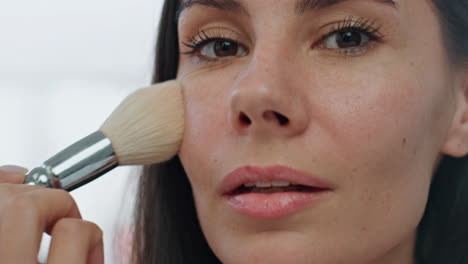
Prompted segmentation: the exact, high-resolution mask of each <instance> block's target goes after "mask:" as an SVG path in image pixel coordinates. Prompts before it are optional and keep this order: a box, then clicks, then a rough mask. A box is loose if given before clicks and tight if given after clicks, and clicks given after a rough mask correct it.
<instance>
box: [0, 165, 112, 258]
mask: <svg viewBox="0 0 468 264" xmlns="http://www.w3.org/2000/svg"><path fill="white" fill-rule="evenodd" d="M26 172H27V170H26V169H24V168H21V167H17V166H2V167H0V259H1V261H2V263H38V262H37V255H38V251H39V246H40V241H41V238H42V234H43V232H47V233H48V234H49V235H51V237H52V240H51V244H50V248H49V255H48V259H47V263H48V264H49V263H51V264H59V263H70V264H103V263H104V247H103V240H102V230H101V229H100V228H99V227H98V226H97V225H96V224H94V223H92V222H89V221H85V220H82V218H81V214H80V212H79V210H78V207H77V205H76V203H75V201H74V200H73V198H72V196H71V195H70V194H69V193H68V192H66V191H63V190H53V189H46V188H43V187H37V186H30V185H24V184H22V183H23V182H24V180H25V173H26Z"/></svg>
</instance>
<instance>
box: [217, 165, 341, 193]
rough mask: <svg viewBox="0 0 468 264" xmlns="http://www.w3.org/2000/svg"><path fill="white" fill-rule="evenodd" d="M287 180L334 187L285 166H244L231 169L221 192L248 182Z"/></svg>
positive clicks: (231, 190)
mask: <svg viewBox="0 0 468 264" xmlns="http://www.w3.org/2000/svg"><path fill="white" fill-rule="evenodd" d="M275 180H277V181H288V182H290V183H291V184H297V185H304V186H309V187H316V188H321V189H330V190H332V189H333V188H334V187H333V186H332V185H331V184H330V183H328V182H327V181H325V180H323V179H319V178H317V177H314V176H312V175H310V174H308V173H305V172H301V171H298V170H295V169H292V168H288V167H285V166H280V165H277V166H272V167H254V166H244V167H240V168H237V169H235V170H233V171H232V172H231V173H229V174H228V175H226V176H225V177H224V179H223V181H222V183H221V192H222V193H223V194H230V193H232V192H233V191H234V190H236V189H237V188H239V187H241V186H242V185H243V184H246V183H248V182H266V181H275Z"/></svg>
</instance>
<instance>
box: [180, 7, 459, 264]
mask: <svg viewBox="0 0 468 264" xmlns="http://www.w3.org/2000/svg"><path fill="white" fill-rule="evenodd" d="M241 2H242V3H243V4H244V5H245V8H246V9H247V11H248V12H249V13H250V17H247V16H242V15H239V14H234V13H230V12H224V11H220V10H218V9H216V8H212V7H206V6H201V5H195V6H192V7H190V8H188V9H186V10H184V11H183V12H182V14H181V17H180V20H179V28H178V34H179V40H180V45H179V46H180V51H181V52H187V51H189V50H190V49H189V48H188V47H186V46H184V45H183V43H182V42H187V39H188V38H190V37H193V36H195V35H196V34H197V31H198V30H205V31H206V32H207V34H208V35H209V36H213V35H215V36H216V35H217V34H218V35H219V34H220V35H222V36H223V37H229V38H231V39H232V40H234V41H235V42H236V43H239V44H240V45H242V46H243V47H244V48H245V51H246V52H245V53H243V52H239V53H236V52H233V53H232V54H231V55H228V56H224V57H215V58H214V59H218V61H216V62H210V63H199V57H200V56H206V55H212V54H215V53H206V52H205V53H200V51H198V52H196V53H195V54H190V55H182V56H181V57H180V61H179V69H178V74H177V79H178V80H179V81H180V82H181V84H182V85H183V87H184V98H185V107H186V109H185V111H186V117H185V126H186V128H185V134H184V138H183V143H182V146H181V150H180V154H179V156H180V158H181V161H182V164H183V166H184V168H185V170H186V172H187V175H188V177H189V180H190V182H191V185H192V188H193V193H194V197H195V203H196V208H197V213H198V217H199V219H200V223H201V227H202V229H203V232H204V235H205V236H206V238H207V241H208V243H209V245H210V247H211V248H212V250H213V252H214V253H215V254H216V255H217V257H218V258H219V259H220V260H221V261H222V262H223V263H227V264H231V263H320V264H338V263H340V264H341V263H346V264H350V263H351V264H353V263H355V264H406V263H407V264H410V263H414V262H413V253H412V251H413V248H414V241H415V232H416V228H417V225H418V223H419V221H420V220H421V217H422V215H423V212H424V209H425V206H426V203H427V197H428V191H429V187H430V183H431V178H432V175H433V174H434V169H435V167H436V166H437V164H438V162H439V160H440V158H441V157H442V155H451V156H455V157H461V156H464V155H466V154H467V150H468V146H467V141H468V140H467V138H468V125H467V122H466V120H467V117H468V113H467V112H468V111H467V102H466V99H465V93H466V90H467V88H468V81H467V80H468V77H467V76H468V74H467V73H466V72H467V71H466V69H461V68H456V69H454V67H452V66H451V64H450V62H448V59H447V58H448V57H447V55H446V53H445V49H444V45H443V41H442V37H441V30H440V26H439V22H438V19H437V17H436V15H435V13H434V12H433V9H431V6H430V1H426V0H411V1H409V0H401V1H398V9H395V8H391V7H390V6H389V5H382V4H377V3H375V2H372V1H366V0H356V1H348V2H344V3H340V4H338V5H336V6H332V7H329V8H326V9H323V10H319V11H314V12H311V13H306V14H305V15H304V16H302V17H298V16H295V15H294V14H293V8H294V7H293V4H294V3H293V1H289V0H275V1H272V0H268V1H267V0H266V1H255V0H252V1H250V0H243V1H241ZM349 16H353V17H354V18H361V17H363V18H365V19H370V21H373V20H375V21H376V23H375V24H374V26H375V27H379V26H381V27H380V29H379V32H380V33H381V34H382V35H384V38H383V39H381V40H380V41H378V42H373V43H372V44H371V45H370V46H369V47H368V48H367V49H363V50H362V51H361V52H358V53H357V54H352V55H348V56H345V55H343V54H342V53H339V52H337V50H336V49H334V50H333V49H332V48H335V47H336V46H333V45H331V46H330V45H323V43H322V45H319V44H316V43H317V41H319V40H320V39H321V37H323V36H325V35H326V34H327V33H329V30H330V28H331V27H333V24H334V25H336V24H337V23H339V21H341V20H343V19H345V18H348V17H349ZM330 23H332V24H331V25H328V26H325V27H324V28H322V29H319V28H320V27H321V26H324V25H326V24H330ZM210 32H212V33H211V34H210ZM213 32H214V34H213ZM327 43H328V44H329V43H330V42H327ZM335 43H336V42H334V43H333V42H332V44H335ZM335 45H336V44H335ZM206 50H209V49H206ZM206 50H205V51H206ZM211 51H213V46H211ZM274 112H276V113H280V114H281V115H283V116H285V117H287V118H288V120H289V123H288V124H287V125H283V126H282V125H280V123H279V122H278V120H277V118H276V116H275V115H274V114H273V113H274ZM242 114H244V115H246V116H247V117H248V118H249V119H250V121H251V123H246V122H243V121H242V119H241V118H240V116H241V115H242ZM278 164H279V165H284V166H288V167H291V168H295V169H298V170H302V171H306V172H308V173H310V174H312V175H316V176H317V177H320V178H324V179H327V180H328V181H330V182H332V183H333V184H334V186H335V189H334V191H333V193H332V194H331V195H330V197H329V198H328V199H326V200H324V201H322V202H320V203H319V204H317V205H315V206H313V207H310V208H305V209H303V210H300V211H298V212H296V213H294V214H291V215H287V216H284V217H281V218H277V219H268V220H267V219H256V218H252V217H248V216H245V215H241V214H239V213H237V212H236V211H235V210H234V209H233V208H231V207H230V206H229V205H228V204H227V203H226V202H225V200H224V199H223V197H222V193H221V192H219V186H220V184H221V182H222V180H223V177H224V176H225V175H227V174H228V173H230V172H231V171H233V170H234V169H236V168H238V167H241V166H245V165H254V166H260V167H263V166H272V165H278Z"/></svg>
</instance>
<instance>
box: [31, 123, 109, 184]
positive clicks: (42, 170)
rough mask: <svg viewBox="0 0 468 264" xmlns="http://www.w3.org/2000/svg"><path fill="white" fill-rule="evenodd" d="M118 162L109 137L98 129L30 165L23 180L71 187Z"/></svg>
mask: <svg viewBox="0 0 468 264" xmlns="http://www.w3.org/2000/svg"><path fill="white" fill-rule="evenodd" d="M117 166H118V162H117V157H116V155H115V152H114V149H113V148H112V144H111V141H110V140H109V138H107V137H106V136H105V135H104V134H103V133H102V132H101V131H97V132H94V133H92V134H90V135H89V136H87V137H85V138H83V139H81V140H80V141H78V142H76V143H74V144H73V145H71V146H69V147H68V148H66V149H64V150H63V151H61V152H59V153H58V154H56V155H55V156H53V157H52V158H50V159H48V160H47V161H45V162H44V163H43V164H42V165H41V166H40V167H36V168H34V169H32V170H31V171H30V172H28V174H27V175H26V180H25V182H24V183H25V184H30V185H40V186H45V187H48V188H56V189H64V190H67V191H72V190H74V189H76V188H78V187H80V186H82V185H84V184H86V183H88V182H90V181H92V180H94V179H96V178H97V177H99V176H101V175H103V174H105V173H106V172H108V171H110V170H112V169H113V168H115V167H117Z"/></svg>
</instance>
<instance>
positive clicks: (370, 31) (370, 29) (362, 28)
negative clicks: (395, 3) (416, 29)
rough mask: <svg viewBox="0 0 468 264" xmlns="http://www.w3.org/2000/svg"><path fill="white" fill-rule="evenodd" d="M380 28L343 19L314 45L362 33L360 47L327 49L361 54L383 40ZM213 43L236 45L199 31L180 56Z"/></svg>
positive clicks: (365, 21) (219, 34) (203, 59)
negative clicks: (341, 34)
mask: <svg viewBox="0 0 468 264" xmlns="http://www.w3.org/2000/svg"><path fill="white" fill-rule="evenodd" d="M380 28H381V26H375V20H374V21H372V22H371V21H370V20H369V19H365V18H359V19H357V20H356V19H354V18H353V17H349V18H347V19H344V20H342V21H340V22H338V23H337V24H336V25H335V26H333V27H332V28H331V29H330V31H329V32H328V33H327V34H325V35H324V36H323V37H322V38H320V40H319V41H317V42H316V43H321V42H323V41H324V40H325V39H327V38H328V37H330V36H332V35H333V34H335V33H339V32H358V33H363V34H364V35H366V36H367V37H368V38H369V39H368V40H367V41H366V42H365V43H364V44H363V45H360V46H357V47H351V48H338V49H329V50H333V52H335V53H338V54H340V55H343V56H352V55H356V54H361V53H362V52H365V50H367V49H368V48H370V45H371V44H372V42H376V41H380V40H381V39H382V38H384V35H382V34H381V33H380V31H379V30H380ZM210 35H211V36H210ZM213 41H229V42H235V43H237V41H236V40H233V39H232V38H229V37H228V36H225V35H223V33H222V32H212V31H211V32H209V33H207V32H206V31H204V30H201V31H198V32H197V34H196V35H195V36H193V37H189V38H187V40H186V42H182V44H183V45H185V46H186V47H188V48H190V51H187V52H181V54H188V55H194V54H195V53H197V52H198V51H200V49H202V48H203V47H204V46H205V45H206V44H208V43H210V42H213ZM240 45H241V44H240ZM325 49H326V48H325ZM194 56H196V59H197V62H200V63H203V62H207V63H210V62H211V63H213V62H218V61H220V60H223V58H221V59H220V58H211V57H206V56H203V55H194ZM229 57H232V56H229ZM229 57H225V58H229Z"/></svg>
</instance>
